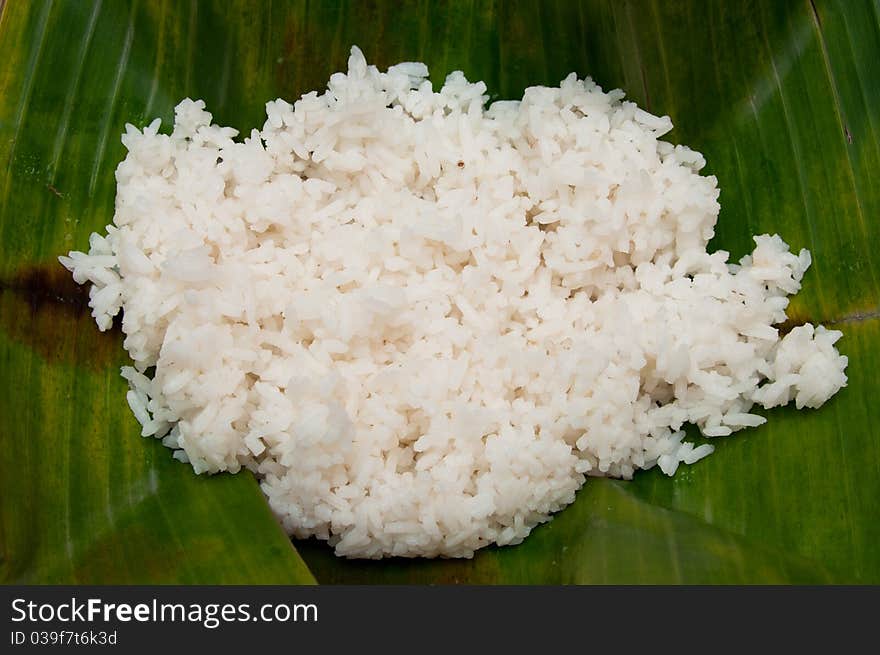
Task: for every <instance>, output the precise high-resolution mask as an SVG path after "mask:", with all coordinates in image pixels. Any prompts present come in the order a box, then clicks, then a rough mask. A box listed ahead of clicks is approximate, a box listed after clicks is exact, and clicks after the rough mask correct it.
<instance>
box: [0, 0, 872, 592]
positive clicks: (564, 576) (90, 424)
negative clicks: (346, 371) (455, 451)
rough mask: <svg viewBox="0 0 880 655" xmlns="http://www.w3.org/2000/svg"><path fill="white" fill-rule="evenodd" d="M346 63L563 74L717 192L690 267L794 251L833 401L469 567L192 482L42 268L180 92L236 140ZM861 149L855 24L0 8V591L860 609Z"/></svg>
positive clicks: (517, 83) (526, 6) (587, 14)
mask: <svg viewBox="0 0 880 655" xmlns="http://www.w3.org/2000/svg"><path fill="white" fill-rule="evenodd" d="M351 44H358V45H360V46H361V47H362V49H363V50H364V52H365V53H366V55H367V57H368V59H369V60H370V61H371V62H375V63H377V64H378V65H380V66H387V65H389V64H392V63H395V62H397V61H403V60H419V61H425V62H426V63H427V64H428V65H429V67H430V68H431V71H432V79H433V80H434V81H435V82H436V83H439V82H441V81H442V80H443V78H444V77H445V75H446V74H447V73H448V72H450V71H452V70H456V69H461V70H463V71H465V73H466V75H467V76H468V77H469V78H470V79H482V80H485V81H486V83H487V85H488V87H489V90H490V93H493V94H495V95H496V96H497V97H499V98H517V97H519V96H521V94H522V91H523V89H524V88H525V87H526V86H530V85H534V84H556V83H558V81H559V80H560V79H561V78H562V77H564V76H565V75H566V74H567V73H568V72H570V71H577V72H578V73H579V74H581V75H586V74H589V75H591V76H593V78H594V79H595V80H596V81H597V82H598V83H599V84H601V85H602V86H604V87H605V88H612V87H621V88H623V89H624V90H625V91H627V93H628V95H629V97H630V98H632V99H634V100H635V101H637V102H638V103H639V104H640V105H642V106H643V107H645V108H647V109H649V110H650V111H652V112H654V113H657V114H668V115H670V116H671V117H672V119H673V122H674V123H675V124H676V129H675V130H674V131H673V133H672V134H671V135H670V137H669V138H670V139H671V140H673V141H674V142H678V143H685V144H687V145H689V146H691V147H693V148H695V149H697V150H700V151H702V152H703V153H704V154H705V155H706V158H707V160H708V162H709V166H708V172H709V173H712V174H715V175H717V176H718V178H719V184H720V187H721V189H722V195H721V202H722V211H721V217H720V220H719V224H718V228H717V234H716V237H715V239H714V240H713V241H712V244H711V246H712V248H723V249H725V250H729V251H730V252H731V253H732V256H733V257H734V258H738V257H739V256H741V255H742V254H744V253H745V252H747V251H748V250H750V249H751V243H750V239H751V235H753V234H760V233H763V232H770V233H773V232H778V233H779V234H780V235H782V236H783V237H784V238H785V239H786V241H788V242H789V243H790V244H791V245H792V246H793V247H794V248H801V247H806V248H809V249H810V250H811V251H812V253H813V259H814V265H813V268H812V269H811V270H810V271H809V272H808V273H807V276H806V278H805V280H804V290H803V291H802V292H801V293H800V295H798V296H797V298H796V299H795V300H794V302H793V303H792V306H791V310H790V320H789V324H788V326H787V327H789V328H790V327H791V326H793V325H796V324H799V323H802V322H805V321H811V322H818V323H824V324H825V325H827V326H829V327H834V328H837V329H841V330H843V332H844V334H845V338H844V340H843V341H841V342H840V344H839V345H840V347H841V350H842V352H843V353H844V354H846V355H848V356H849V357H850V366H849V370H848V374H849V376H850V383H849V387H848V388H847V389H844V390H843V391H842V392H841V393H840V394H839V395H838V396H837V397H835V398H834V399H832V400H831V401H830V402H829V403H827V404H826V405H825V406H824V407H823V408H822V409H820V410H818V411H801V412H797V411H795V410H794V409H793V408H780V409H775V410H772V411H769V412H767V416H768V418H769V422H768V423H767V424H766V425H765V426H762V427H761V428H758V429H755V430H750V431H747V432H741V433H737V435H736V436H733V437H727V438H720V439H714V440H713V442H712V443H714V444H715V446H716V452H715V454H714V455H713V456H712V457H710V458H708V459H706V460H703V461H701V462H700V463H699V464H697V465H694V466H692V467H685V469H684V470H682V469H680V470H679V473H678V474H677V475H676V476H675V477H674V478H667V477H666V476H664V475H662V474H661V473H659V471H656V470H652V471H648V472H643V473H639V474H637V475H636V477H635V479H634V480H632V481H629V482H623V481H613V480H588V482H587V484H586V485H585V487H584V489H583V490H581V492H579V494H578V499H577V501H576V502H575V503H574V505H573V506H571V507H569V508H568V509H566V510H565V511H563V512H562V513H560V514H558V515H557V516H556V517H555V518H554V519H553V520H552V521H551V522H550V523H548V524H546V525H543V526H540V527H538V528H536V529H535V530H534V532H533V534H532V535H531V536H530V537H529V538H528V539H527V540H526V541H525V542H524V543H523V544H521V545H519V546H515V547H507V548H490V549H485V550H484V551H481V552H478V553H477V555H476V556H475V557H474V558H473V559H472V560H464V561H453V560H434V561H422V560H406V561H401V560H385V561H377V562H359V561H346V560H341V559H338V558H336V557H334V556H333V555H332V552H331V550H330V549H329V548H328V547H327V546H326V545H325V544H322V543H317V542H312V541H309V542H299V543H296V544H295V546H296V549H294V547H292V545H291V544H290V542H289V541H288V540H287V538H286V537H285V535H284V534H283V532H282V531H281V530H280V528H279V527H278V525H277V524H276V523H275V521H274V519H273V517H272V515H271V512H270V511H269V510H268V508H267V506H266V504H265V501H264V500H263V498H262V496H261V494H260V491H259V488H258V486H257V484H256V481H255V480H254V479H253V478H252V477H251V476H250V475H249V474H240V475H237V476H230V475H219V476H214V477H211V478H208V477H197V476H195V475H194V474H193V473H192V472H191V471H190V470H189V468H188V467H187V466H184V465H182V464H179V463H177V462H175V461H174V460H172V459H171V456H170V452H169V451H167V450H166V449H164V448H163V447H162V446H161V445H160V444H159V443H158V442H156V441H154V440H150V439H140V438H139V437H138V436H137V435H138V427H137V424H136V421H135V420H134V418H133V417H132V416H130V414H129V410H128V407H127V405H126V403H125V398H124V396H125V389H126V387H125V383H124V381H123V380H122V379H121V378H120V377H119V376H118V368H119V366H120V365H121V364H123V363H124V362H125V353H124V351H123V350H122V345H121V344H122V338H121V335H120V333H119V332H118V331H111V332H109V333H106V334H99V333H98V331H97V330H96V328H95V327H94V325H93V323H92V321H91V319H90V317H89V315H88V307H87V306H86V301H87V296H86V295H85V293H84V290H82V289H79V288H77V287H76V285H74V284H73V283H72V282H71V281H70V279H69V276H68V275H67V274H66V272H65V271H64V270H63V269H61V267H60V266H59V265H58V264H57V263H56V261H55V257H56V256H57V255H58V254H61V253H63V252H65V251H67V250H69V249H71V248H78V249H81V248H83V247H85V246H86V243H87V238H88V234H89V233H90V232H92V231H94V230H99V229H101V228H102V227H103V226H104V225H105V224H107V223H109V222H110V220H111V219H112V214H113V197H114V190H115V180H114V177H113V170H114V167H115V165H116V163H117V162H118V161H119V160H120V159H121V158H122V157H123V156H124V151H123V148H122V146H121V144H120V142H119V135H120V133H121V132H122V130H123V126H124V124H125V123H126V122H132V123H134V124H137V125H143V124H145V123H147V122H149V120H151V119H152V118H153V117H155V116H160V117H162V119H163V121H165V125H166V126H167V125H168V124H169V123H170V119H171V117H172V115H173V107H174V105H175V104H176V103H177V102H178V101H179V100H180V99H181V98H183V97H186V96H190V97H194V98H195V97H199V98H203V99H205V101H206V102H207V104H208V108H209V110H210V111H212V112H213V114H214V116H215V119H216V120H218V121H220V122H221V123H223V124H229V125H233V126H235V127H237V128H239V129H242V130H249V129H250V128H251V127H254V126H259V125H261V124H262V121H263V117H264V109H263V104H264V102H265V101H266V100H269V99H273V98H275V97H279V96H283V97H286V98H288V99H293V98H295V97H297V96H299V95H300V94H301V93H303V92H306V91H309V90H312V89H319V88H321V87H322V86H323V85H324V83H325V82H326V80H327V78H328V77H329V75H330V74H331V73H332V72H334V71H336V70H340V69H342V68H343V67H344V65H345V61H346V57H347V52H348V48H349V47H350V45H351ZM878 134H880V5H878V3H877V2H876V1H872V0H864V1H859V0H838V1H836V2H835V1H832V0H814V1H810V0H804V1H802V2H801V1H797V2H795V1H794V0H791V1H780V2H769V1H767V2H747V1H739V0H730V1H728V2H721V1H719V0H713V1H711V2H701V1H697V0H694V1H692V2H684V1H683V0H633V1H631V2H621V1H614V0H607V1H599V0H586V1H584V2H567V1H559V2H555V1H541V2H538V1H524V2H513V1H510V2H504V1H498V2H482V1H478V0H472V1H468V0H461V1H459V0H456V1H452V2H430V1H427V0H425V1H422V2H415V1H405V2H376V1H363V2H350V3H349V2H346V3H340V2H329V1H325V2H289V3H287V2H278V1H277V0H276V1H275V2H272V3H269V2H257V1H254V2H244V1H230V2H226V1H222V0H218V1H216V2H196V1H193V2H182V1H173V0H140V1H138V0H130V1H122V0H104V2H97V1H95V2H86V1H76V0H55V1H54V2H52V1H51V0H45V1H43V0H6V2H5V3H4V2H3V0H0V167H2V168H0V582H5V583H10V582H26V583H51V582H66V583H116V582H163V583H164V582H169V583H170V582H182V583H196V582H197V583H236V582H238V583H258V582H272V583H303V582H313V581H314V580H315V579H317V581H318V582H328V583H332V582H367V583H401V582H418V583H446V582H470V583H575V582H577V583H581V582H588V583H639V582H642V583H678V582H685V583H744V582H757V583H822V582H835V583H880V503H878V502H877V499H878V498H880V435H878V431H877V428H876V427H875V426H876V424H877V421H878V419H880V409H878V404H877V403H876V402H875V394H876V393H877V392H878V383H877V379H876V372H877V371H878V368H880V361H878V357H880V353H878V351H880V282H878V278H880V271H878V267H880V257H875V256H874V251H875V250H876V249H877V248H878V246H880V223H878V220H877V218H878V217H880V186H878V185H876V184H874V180H873V175H872V173H874V172H875V171H880V142H878ZM306 565H308V568H307V567H306ZM313 576H314V577H313Z"/></svg>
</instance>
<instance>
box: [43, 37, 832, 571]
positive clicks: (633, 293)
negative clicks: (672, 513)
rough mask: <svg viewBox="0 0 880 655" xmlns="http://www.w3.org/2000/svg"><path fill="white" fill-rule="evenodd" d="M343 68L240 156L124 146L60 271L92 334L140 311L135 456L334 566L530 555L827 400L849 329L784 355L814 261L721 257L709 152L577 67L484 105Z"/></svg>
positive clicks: (199, 144)
mask: <svg viewBox="0 0 880 655" xmlns="http://www.w3.org/2000/svg"><path fill="white" fill-rule="evenodd" d="M427 76H428V70H427V68H426V67H425V66H424V65H423V64H419V63H404V64H399V65H397V66H392V67H391V68H390V69H389V70H388V71H387V72H385V73H382V72H380V71H379V70H377V69H376V68H375V67H373V66H368V65H367V62H366V61H365V59H364V56H363V55H362V54H361V52H360V50H358V49H357V48H353V49H352V53H351V58H350V59H349V62H348V73H336V74H334V75H333V76H332V77H331V78H330V81H329V83H328V89H327V91H326V92H325V93H324V94H322V95H319V94H317V93H309V94H307V95H305V96H303V97H302V98H301V99H300V100H298V101H297V102H296V103H295V104H294V105H290V104H289V103H287V102H285V101H283V100H276V101H274V102H269V103H267V105H266V111H267V114H268V119H267V121H266V123H265V125H264V126H263V129H262V131H259V130H253V131H252V132H251V134H250V137H248V138H245V139H244V140H243V141H236V140H235V137H236V135H237V132H236V130H234V129H231V128H228V127H219V126H216V125H213V124H212V123H211V114H209V113H208V112H206V111H205V105H204V103H203V102H201V101H197V102H193V101H191V100H184V101H183V102H181V103H180V104H179V105H178V106H177V109H176V118H175V123H174V130H173V132H172V133H171V135H170V136H169V135H165V134H160V133H159V120H156V121H154V122H153V123H152V124H150V126H149V127H147V128H146V129H144V130H143V131H139V130H137V129H136V128H134V127H132V126H131V125H129V126H127V128H126V133H125V135H124V136H123V137H122V142H123V143H124V144H125V146H126V147H127V148H128V151H129V153H128V156H127V157H126V159H125V161H123V162H122V163H121V164H120V165H119V168H118V169H117V172H116V178H117V182H118V189H117V198H116V215H115V217H114V220H113V222H114V224H113V225H110V226H108V227H107V235H106V236H100V235H98V234H94V235H92V237H91V240H90V246H91V248H90V251H89V253H88V254H83V253H80V252H72V253H70V256H69V257H61V261H62V263H63V264H64V265H65V266H66V267H67V268H68V269H70V270H71V271H73V275H74V278H75V279H76V281H77V282H79V283H85V282H91V283H92V289H91V306H92V308H93V309H94V312H93V315H94V317H95V319H96V321H97V323H98V326H99V328H100V329H102V330H105V329H107V328H108V327H110V326H111V323H112V318H113V316H115V315H116V314H117V313H118V312H119V311H120V309H124V312H123V318H122V328H123V331H124V332H125V335H126V339H125V348H126V349H127V350H128V352H129V354H130V355H131V357H132V359H133V360H134V367H126V368H124V369H123V371H122V374H123V376H124V377H125V378H126V379H127V380H128V381H129V382H130V384H131V391H130V392H129V393H128V401H129V404H130V405H131V408H132V411H133V412H134V413H135V415H136V416H137V418H138V420H139V421H140V422H141V423H142V424H143V432H142V433H143V435H145V436H147V435H152V436H155V437H161V438H162V441H163V443H164V444H166V445H167V446H169V447H170V448H174V449H177V450H176V452H175V457H177V458H178V459H180V460H182V461H185V462H190V463H191V464H192V466H193V468H194V469H195V471H196V472H198V473H203V472H209V473H213V472H217V471H238V470H239V469H240V468H241V467H247V468H249V469H251V470H252V471H254V472H255V473H256V475H257V476H258V477H259V479H260V480H261V484H262V488H263V490H264V491H265V493H266V495H267V496H268V498H269V502H270V504H271V506H272V509H273V510H274V512H275V513H276V514H277V516H278V517H279V519H280V520H281V521H282V522H283V524H284V527H285V528H286V529H287V531H288V532H289V533H290V534H292V535H296V536H297V537H307V536H311V535H314V536H317V537H318V538H320V539H326V540H328V541H329V542H330V543H331V544H332V545H334V546H335V548H336V552H337V554H339V555H344V556H349V557H370V558H377V557H382V556H387V555H403V556H420V555H421V556H429V557H430V556H436V555H444V556H449V557H470V556H471V555H472V554H473V552H474V550H475V549H477V548H481V547H483V546H485V545H487V544H491V543H498V544H515V543H518V542H520V541H522V539H523V538H525V537H526V535H528V534H529V531H530V530H531V529H532V528H533V527H534V526H535V525H537V524H539V523H541V522H542V521H546V520H547V519H548V517H549V516H550V514H551V513H552V512H555V511H557V510H559V509H561V508H562V507H564V506H565V505H567V504H569V503H571V502H572V501H573V500H574V497H575V492H576V491H577V490H578V488H579V487H580V486H581V485H582V484H583V483H584V480H585V476H587V475H597V476H606V475H607V476H615V477H623V478H629V477H630V476H632V474H633V472H634V471H635V470H636V469H647V468H650V467H653V466H655V465H656V466H659V467H660V468H661V469H662V470H663V471H664V472H665V473H668V474H670V475H671V474H673V473H674V472H675V470H676V468H677V467H678V466H679V465H680V464H682V463H684V464H692V463H694V462H695V461H697V460H698V459H700V458H701V457H704V456H705V455H708V454H709V453H711V452H712V446H709V445H701V446H698V447H694V445H693V444H691V443H688V442H685V441H683V437H684V432H683V431H682V427H683V426H684V424H685V423H692V424H694V425H696V426H698V427H699V429H700V430H701V431H702V433H703V434H704V435H706V436H708V437H719V436H725V435H728V434H730V433H731V432H734V431H736V430H739V429H741V428H744V427H753V426H757V425H761V424H762V423H764V422H765V419H764V418H763V417H761V416H758V415H756V414H752V413H750V410H751V408H752V407H753V406H754V405H756V404H757V405H760V406H762V407H765V408H770V407H775V406H777V405H783V404H785V403H788V402H790V401H791V400H792V399H794V400H795V403H796V404H797V407H798V408H800V407H805V406H806V407H818V406H819V405H821V404H822V403H823V402H825V400H827V399H828V398H829V397H830V396H832V395H833V394H834V393H835V392H837V391H838V389H840V388H841V387H843V386H844V385H845V384H846V375H845V374H844V370H845V368H846V364H847V359H846V357H842V356H840V355H839V353H838V352H837V350H836V349H835V347H834V343H835V342H836V341H837V340H838V339H839V338H840V336H841V333H840V332H837V331H829V330H826V329H824V328H823V327H817V328H814V327H813V326H812V325H804V326H801V327H796V328H794V329H793V330H792V331H791V332H790V333H789V334H787V335H786V336H785V337H784V338H781V339H780V335H779V333H778V331H777V329H776V328H774V327H773V325H774V324H778V323H780V322H782V321H784V320H785V319H786V315H785V309H786V306H787V305H788V298H787V296H789V295H790V294H793V293H795V292H797V291H798V289H799V288H800V281H801V278H802V276H803V274H804V271H805V270H806V269H807V267H808V266H809V265H810V255H809V253H808V252H807V251H806V250H801V251H800V253H799V254H793V253H791V252H789V248H788V246H787V245H786V244H785V243H784V242H783V241H782V239H780V238H779V237H778V236H767V235H764V236H759V237H755V244H756V247H755V250H754V252H753V253H752V254H751V255H750V256H746V257H743V258H742V259H741V260H740V262H739V264H729V263H728V262H727V259H728V253H726V252H723V251H718V252H715V253H713V254H709V253H707V252H706V246H707V242H708V241H709V239H710V238H711V237H712V235H713V227H714V225H715V221H716V218H717V215H718V209H719V206H718V202H717V198H718V188H717V186H716V179H715V178H714V177H703V176H701V175H699V174H698V171H699V170H700V169H701V168H702V167H703V165H704V163H705V162H704V160H703V157H702V156H701V155H700V154H699V153H697V152H694V151H692V150H689V149H688V148H686V147H683V146H673V145H671V144H669V143H667V142H664V141H660V140H659V139H660V137H662V136H663V135H664V134H665V133H667V132H668V131H669V130H670V129H671V128H672V124H671V122H670V120H669V118H668V117H662V118H658V117H656V116H653V115H651V114H649V113H647V112H645V111H643V110H641V109H639V108H638V107H637V106H636V105H635V104H633V103H631V102H624V101H623V97H624V94H623V92H621V91H611V92H609V93H605V92H603V91H602V90H601V89H600V88H599V87H598V86H596V84H595V83H593V82H592V81H591V80H590V79H589V78H588V79H585V80H579V79H578V78H577V77H576V76H575V75H574V74H572V75H570V76H569V77H567V78H566V79H565V80H563V82H562V83H561V85H560V87H559V88H544V87H533V88H529V89H526V91H525V93H524V95H523V99H522V100H521V101H517V102H495V103H493V104H491V105H489V106H488V107H487V106H486V103H487V99H488V98H487V96H486V95H485V93H486V85H485V84H483V83H482V82H477V83H470V82H468V81H467V80H466V79H465V77H464V76H463V75H462V74H461V73H453V74H452V75H450V76H449V77H448V78H447V79H446V83H445V84H444V85H443V88H442V89H440V90H439V91H434V90H433V88H432V86H431V83H430V82H429V81H428V79H427Z"/></svg>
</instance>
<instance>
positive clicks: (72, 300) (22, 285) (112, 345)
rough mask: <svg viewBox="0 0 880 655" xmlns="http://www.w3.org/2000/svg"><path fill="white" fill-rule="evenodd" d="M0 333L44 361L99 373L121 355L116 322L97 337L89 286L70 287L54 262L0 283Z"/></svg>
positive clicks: (27, 269)
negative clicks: (92, 369)
mask: <svg viewBox="0 0 880 655" xmlns="http://www.w3.org/2000/svg"><path fill="white" fill-rule="evenodd" d="M0 330H2V331H3V332H4V333H5V334H6V336H8V337H9V338H10V339H12V340H13V341H16V342H19V343H23V344H25V345H26V346H28V347H30V348H32V349H33V350H35V351H36V352H38V353H39V354H40V355H41V356H42V357H44V358H45V359H46V360H48V361H50V362H68V363H73V364H85V365H88V366H90V367H93V368H105V367H106V366H108V365H109V364H111V363H113V362H116V361H118V360H120V356H121V354H122V348H121V342H122V339H121V332H122V330H121V321H120V320H119V318H118V317H117V320H115V321H114V323H113V328H112V329H110V330H108V331H107V332H100V331H99V330H98V328H97V326H96V325H95V323H94V320H93V319H92V316H91V308H90V307H89V285H82V286H81V285H79V284H77V283H76V282H74V281H73V278H72V277H71V275H70V273H68V272H67V271H66V270H65V269H64V267H63V266H61V264H57V263H44V264H37V265H32V266H25V267H23V268H20V269H19V270H17V271H16V272H14V273H13V274H12V275H10V276H8V277H6V278H0Z"/></svg>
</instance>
